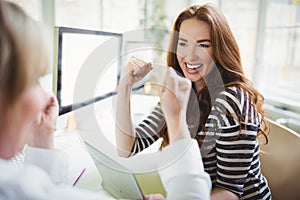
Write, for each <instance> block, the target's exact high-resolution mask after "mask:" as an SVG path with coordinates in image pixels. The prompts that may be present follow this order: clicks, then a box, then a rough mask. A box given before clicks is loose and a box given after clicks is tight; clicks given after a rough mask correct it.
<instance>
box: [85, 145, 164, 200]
mask: <svg viewBox="0 0 300 200" xmlns="http://www.w3.org/2000/svg"><path fill="white" fill-rule="evenodd" d="M84 145H85V146H86V148H87V150H88V152H89V154H90V155H91V157H92V159H93V161H94V163H95V165H96V167H97V169H98V171H99V173H100V175H101V176H102V187H103V189H104V190H106V191H107V192H109V193H110V194H111V195H112V196H114V197H115V198H117V199H143V196H144V195H147V194H156V193H160V194H162V195H164V196H166V191H165V189H164V187H163V184H162V182H161V180H160V177H159V174H158V172H145V173H134V172H132V171H130V170H129V169H127V168H126V167H125V166H123V165H122V164H121V163H119V162H117V161H115V160H113V159H112V158H110V157H109V156H107V155H106V154H104V153H103V152H101V151H99V150H98V149H96V148H95V147H94V146H92V145H91V144H89V143H87V142H86V141H84Z"/></svg>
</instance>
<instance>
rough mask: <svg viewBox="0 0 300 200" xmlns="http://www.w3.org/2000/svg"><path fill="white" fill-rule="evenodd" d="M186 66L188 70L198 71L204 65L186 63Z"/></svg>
mask: <svg viewBox="0 0 300 200" xmlns="http://www.w3.org/2000/svg"><path fill="white" fill-rule="evenodd" d="M185 66H186V68H187V69H188V70H198V69H199V68H200V67H201V66H202V64H187V63H186V64H185Z"/></svg>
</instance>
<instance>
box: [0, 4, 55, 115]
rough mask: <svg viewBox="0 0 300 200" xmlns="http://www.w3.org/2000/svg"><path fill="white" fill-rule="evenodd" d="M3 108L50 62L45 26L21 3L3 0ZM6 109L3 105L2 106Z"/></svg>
mask: <svg viewBox="0 0 300 200" xmlns="http://www.w3.org/2000/svg"><path fill="white" fill-rule="evenodd" d="M0 27H1V31H0V102H1V103H0V108H4V107H3V106H5V107H7V106H14V105H15V104H17V102H18V99H19V97H20V96H21V95H22V93H23V92H24V91H25V90H26V89H27V88H28V87H30V86H31V85H33V84H35V83H37V81H38V80H39V77H40V76H42V75H44V74H46V72H47V70H48V67H49V65H50V56H49V53H50V51H49V49H48V50H47V47H49V46H48V45H47V42H48V41H47V40H46V37H45V36H46V35H45V29H44V28H43V27H42V25H41V24H39V23H38V22H36V21H34V20H33V19H31V18H30V17H29V16H28V15H27V14H26V13H25V12H24V11H23V10H22V9H21V8H20V7H19V6H18V5H16V4H13V3H11V2H6V1H1V0H0ZM1 110H2V109H1Z"/></svg>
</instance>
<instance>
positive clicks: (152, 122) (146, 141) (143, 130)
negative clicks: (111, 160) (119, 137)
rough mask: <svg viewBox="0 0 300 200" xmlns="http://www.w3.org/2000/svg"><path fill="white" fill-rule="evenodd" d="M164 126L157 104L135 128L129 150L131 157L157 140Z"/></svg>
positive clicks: (159, 106) (159, 107)
mask: <svg viewBox="0 0 300 200" xmlns="http://www.w3.org/2000/svg"><path fill="white" fill-rule="evenodd" d="M164 125H165V119H164V116H163V113H162V110H161V105H160V103H158V104H157V105H156V107H155V108H154V110H153V111H152V113H151V114H150V115H149V116H148V117H147V118H146V119H144V120H143V121H142V122H141V123H140V124H138V125H137V127H136V128H135V135H136V138H135V142H134V144H133V147H132V150H131V155H134V154H136V153H138V152H141V151H142V150H144V149H145V148H147V147H148V146H150V145H151V144H153V143H154V142H155V141H156V140H158V138H159V137H158V136H157V133H158V132H159V131H160V130H161V129H162V128H163V127H164Z"/></svg>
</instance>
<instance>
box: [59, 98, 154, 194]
mask: <svg viewBox="0 0 300 200" xmlns="http://www.w3.org/2000/svg"><path fill="white" fill-rule="evenodd" d="M112 101H113V99H112V98H108V99H105V100H103V101H100V102H97V103H96V104H97V105H96V109H95V112H96V113H95V114H96V116H97V121H98V123H101V125H102V126H101V129H102V132H104V134H105V137H107V140H108V141H110V142H111V143H114V135H115V134H114V131H115V129H114V119H113V112H112ZM157 101H158V98H157V97H153V96H145V95H133V98H132V103H133V104H134V106H132V112H133V120H134V124H137V123H138V122H139V121H141V120H142V119H143V118H144V117H146V115H148V114H149V113H150V112H151V111H152V109H153V107H154V106H155V105H156V103H157ZM145 105H147V106H145ZM148 105H149V106H148ZM91 106H95V105H91ZM84 109H86V108H84ZM93 109H94V108H93ZM74 112H75V114H76V111H74ZM79 120H81V121H79V123H80V127H79V128H80V129H85V128H86V129H89V128H90V127H88V123H87V121H89V119H87V118H82V119H79ZM65 125H66V116H60V117H59V119H58V130H57V131H56V132H55V146H56V148H57V149H60V150H62V151H63V152H65V153H67V155H68V158H69V169H70V170H69V176H68V184H70V185H72V184H73V183H74V181H75V180H76V178H77V177H78V175H79V173H80V172H81V171H82V169H83V168H86V171H85V172H84V174H83V176H82V177H81V178H80V180H79V181H78V183H77V185H76V187H79V188H83V189H88V190H92V191H97V192H99V193H100V194H101V195H102V196H103V197H105V198H111V199H114V198H113V197H111V196H110V195H109V194H108V193H107V192H106V191H104V190H103V188H102V186H101V181H102V178H101V175H100V174H99V172H98V170H97V168H96V166H95V164H94V162H93V160H92V158H91V156H90V155H89V153H88V152H87V151H86V149H85V147H84V146H83V144H82V142H81V140H80V138H79V135H78V134H79V132H78V130H77V129H75V130H71V131H70V130H67V129H66V128H65ZM87 131H88V130H87ZM158 147H159V142H158V143H155V144H154V145H152V146H151V147H150V148H148V149H147V150H146V151H144V152H143V153H147V152H152V151H156V150H157V149H158Z"/></svg>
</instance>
